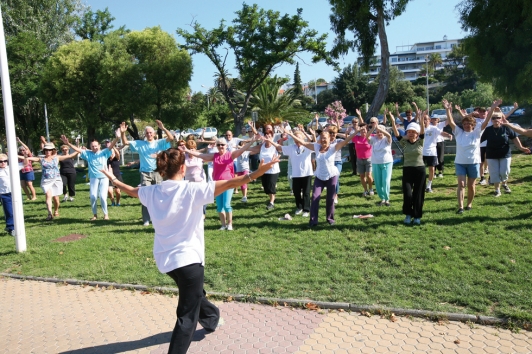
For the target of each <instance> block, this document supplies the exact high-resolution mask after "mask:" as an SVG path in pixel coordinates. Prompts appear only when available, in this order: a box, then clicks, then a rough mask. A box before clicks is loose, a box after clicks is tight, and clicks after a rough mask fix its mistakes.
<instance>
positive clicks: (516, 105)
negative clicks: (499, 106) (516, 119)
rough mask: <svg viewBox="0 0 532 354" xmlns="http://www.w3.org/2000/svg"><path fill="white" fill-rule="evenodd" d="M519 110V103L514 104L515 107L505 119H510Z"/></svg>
mask: <svg viewBox="0 0 532 354" xmlns="http://www.w3.org/2000/svg"><path fill="white" fill-rule="evenodd" d="M518 108H519V105H518V104H517V102H514V107H513V108H512V110H511V111H510V112H508V113H507V114H505V115H504V118H506V119H508V117H510V116H511V115H512V114H514V112H515V111H517V109H518Z"/></svg>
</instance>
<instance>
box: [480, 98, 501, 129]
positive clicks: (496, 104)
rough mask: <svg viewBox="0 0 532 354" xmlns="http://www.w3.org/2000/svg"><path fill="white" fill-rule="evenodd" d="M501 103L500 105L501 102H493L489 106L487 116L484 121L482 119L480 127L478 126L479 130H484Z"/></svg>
mask: <svg viewBox="0 0 532 354" xmlns="http://www.w3.org/2000/svg"><path fill="white" fill-rule="evenodd" d="M501 103H502V100H495V101H493V103H492V104H491V107H490V110H489V111H488V115H487V116H486V119H484V121H483V122H482V125H481V126H480V129H481V130H484V129H486V127H487V126H488V123H489V121H490V120H491V116H493V111H494V110H495V108H496V107H499V105H500V104H501Z"/></svg>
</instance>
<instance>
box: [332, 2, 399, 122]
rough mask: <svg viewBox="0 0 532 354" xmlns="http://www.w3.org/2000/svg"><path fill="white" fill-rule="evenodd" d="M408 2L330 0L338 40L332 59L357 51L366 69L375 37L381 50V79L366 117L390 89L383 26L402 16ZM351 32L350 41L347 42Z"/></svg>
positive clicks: (375, 111)
mask: <svg viewBox="0 0 532 354" xmlns="http://www.w3.org/2000/svg"><path fill="white" fill-rule="evenodd" d="M408 1H409V0H329V3H330V4H331V6H332V14H331V15H330V20H331V25H332V30H333V31H334V32H335V33H336V35H337V37H336V39H335V41H334V47H333V50H332V53H333V55H334V56H335V57H338V56H339V55H344V54H347V53H348V52H349V51H350V50H353V51H358V52H359V53H360V54H361V55H362V58H363V63H364V69H367V68H368V67H369V64H370V61H371V59H372V58H373V55H374V54H375V48H376V46H377V36H378V37H379V43H380V48H381V53H380V60H381V68H380V71H379V75H380V77H381V79H380V81H379V86H378V89H377V92H376V94H375V96H374V98H373V102H372V103H371V107H370V108H369V110H368V112H367V117H368V118H369V117H371V116H375V115H376V114H377V112H378V111H379V110H380V108H381V106H382V104H383V103H384V101H385V100H386V96H387V94H388V89H389V82H388V81H389V79H388V77H389V74H390V63H389V61H390V50H389V47H388V37H387V35H386V24H388V23H389V21H391V20H393V19H394V18H395V17H397V16H399V15H401V14H402V13H403V12H404V11H405V9H406V4H407V3H408ZM349 32H352V35H353V38H352V39H351V38H348V35H349Z"/></svg>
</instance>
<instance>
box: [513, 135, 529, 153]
mask: <svg viewBox="0 0 532 354" xmlns="http://www.w3.org/2000/svg"><path fill="white" fill-rule="evenodd" d="M512 141H513V143H514V145H515V147H517V148H518V149H519V150H521V151H522V152H524V153H525V154H530V149H529V148H526V147H523V145H522V144H521V140H519V138H518V137H515V138H513V139H512Z"/></svg>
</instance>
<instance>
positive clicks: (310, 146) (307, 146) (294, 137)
mask: <svg viewBox="0 0 532 354" xmlns="http://www.w3.org/2000/svg"><path fill="white" fill-rule="evenodd" d="M287 134H288V135H289V136H291V137H292V139H294V141H297V142H298V143H300V144H301V145H303V146H304V147H306V148H307V149H310V150H314V143H312V142H310V143H307V142H306V141H303V140H301V139H299V138H298V137H297V136H295V135H294V134H292V132H288V133H287Z"/></svg>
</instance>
